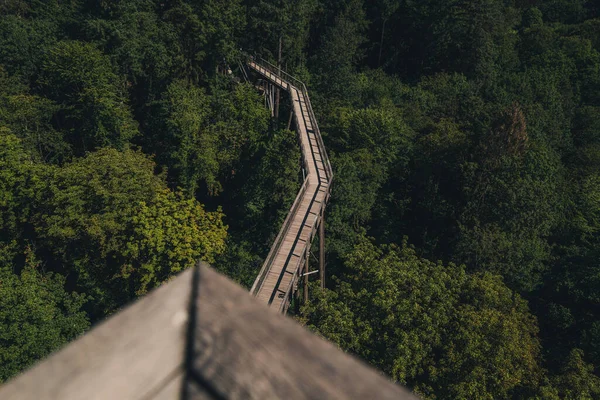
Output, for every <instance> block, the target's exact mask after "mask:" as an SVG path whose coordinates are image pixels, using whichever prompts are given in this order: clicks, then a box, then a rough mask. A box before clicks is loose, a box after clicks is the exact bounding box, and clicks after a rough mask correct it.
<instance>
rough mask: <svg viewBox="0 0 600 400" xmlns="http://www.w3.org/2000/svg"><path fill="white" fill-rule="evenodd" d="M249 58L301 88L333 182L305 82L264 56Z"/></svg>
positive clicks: (329, 177) (327, 170)
mask: <svg viewBox="0 0 600 400" xmlns="http://www.w3.org/2000/svg"><path fill="white" fill-rule="evenodd" d="M248 59H249V60H252V61H254V62H255V63H257V64H258V65H260V66H261V67H263V68H265V69H266V70H268V71H269V72H271V73H273V74H275V75H279V76H280V77H283V78H284V79H285V80H287V81H288V82H290V83H292V84H293V85H294V86H296V87H298V88H300V91H301V92H302V95H303V96H304V99H305V102H306V105H307V108H308V110H307V111H308V116H309V118H310V122H311V124H312V126H313V130H314V131H315V136H316V138H317V144H318V146H319V151H320V152H321V154H322V158H323V162H324V164H325V172H326V174H327V180H328V181H329V182H330V183H331V180H332V179H333V170H332V168H331V162H330V161H329V156H328V155H327V150H326V149H325V144H324V143H323V138H322V137H321V130H320V129H319V124H317V119H316V117H315V113H314V111H313V108H312V103H311V101H310V97H309V96H308V90H307V89H306V85H305V84H304V82H302V81H301V80H300V79H298V78H296V77H295V76H293V75H290V74H289V73H287V72H286V71H283V70H282V69H281V68H279V67H277V66H275V65H274V64H272V63H270V62H269V61H267V60H265V59H264V58H262V57H260V56H254V57H252V56H248Z"/></svg>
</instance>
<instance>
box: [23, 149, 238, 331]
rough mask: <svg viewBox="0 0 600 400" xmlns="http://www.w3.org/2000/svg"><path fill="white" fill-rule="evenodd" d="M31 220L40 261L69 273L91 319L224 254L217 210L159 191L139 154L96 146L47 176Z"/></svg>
mask: <svg viewBox="0 0 600 400" xmlns="http://www.w3.org/2000/svg"><path fill="white" fill-rule="evenodd" d="M46 181H47V186H46V188H45V189H44V192H43V194H42V198H43V201H42V202H41V204H40V206H39V208H38V210H37V212H36V215H35V217H34V218H33V220H34V221H35V229H36V234H37V237H38V238H39V239H38V240H39V246H40V248H41V249H43V254H46V256H45V257H44V259H45V260H47V261H48V262H49V263H50V265H51V266H52V267H53V268H55V269H56V270H58V271H64V272H65V273H73V274H75V275H74V277H75V279H76V282H77V285H78V287H79V288H81V290H82V291H84V292H85V293H86V294H88V295H89V296H90V304H91V311H90V312H91V316H92V319H94V320H95V319H97V318H99V317H102V316H104V315H106V313H110V312H112V311H114V310H115V309H117V308H118V307H121V306H122V305H124V304H125V303H127V302H128V301H130V300H132V299H133V298H135V297H136V296H140V295H142V294H144V293H146V292H147V291H148V290H150V289H152V288H153V287H156V286H158V285H159V284H160V283H162V282H164V281H165V280H167V279H168V278H169V277H171V276H172V275H174V274H175V273H177V272H179V271H181V270H182V269H184V268H188V267H191V266H193V265H194V263H195V262H196V261H197V260H200V259H204V260H207V261H209V262H212V261H213V260H214V257H215V256H216V255H217V254H219V253H221V252H222V251H223V250H224V240H225V236H226V227H225V226H224V225H223V222H222V217H223V216H222V214H221V212H220V211H219V210H217V211H215V212H206V211H205V210H204V207H203V206H202V205H200V204H199V203H198V202H197V201H196V200H192V199H190V198H186V197H184V196H183V195H181V194H178V193H172V192H170V191H168V190H167V188H166V183H165V179H164V175H163V176H157V175H155V174H154V163H153V162H152V161H151V160H150V159H149V158H148V157H146V156H144V155H143V154H141V153H139V152H133V151H125V152H118V151H117V150H114V149H108V148H107V149H102V150H99V151H98V152H95V153H91V154H89V155H88V156H86V157H84V158H81V159H78V160H76V161H74V162H73V163H71V164H67V165H65V166H64V167H63V168H56V169H52V170H50V171H49V173H48V175H47V176H46Z"/></svg>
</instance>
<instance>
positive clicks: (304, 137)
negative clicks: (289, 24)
mask: <svg viewBox="0 0 600 400" xmlns="http://www.w3.org/2000/svg"><path fill="white" fill-rule="evenodd" d="M247 64H248V66H249V68H250V69H251V70H253V71H254V72H256V73H258V74H259V75H261V76H262V77H263V78H265V79H267V80H268V81H269V82H270V83H272V84H273V85H275V86H277V87H279V88H281V89H283V90H285V91H286V92H288V94H289V96H290V98H291V101H292V107H293V113H294V119H295V125H296V132H297V133H298V137H299V141H300V148H301V150H302V161H303V167H304V170H305V173H306V179H305V180H304V182H303V184H302V187H301V189H300V191H299V192H298V195H297V196H296V200H295V201H294V204H293V205H292V207H291V208H290V211H289V213H288V215H287V217H286V220H285V221H284V223H283V226H282V228H281V230H280V231H279V234H278V236H277V238H276V239H275V243H274V244H273V246H272V247H271V251H270V252H269V255H268V256H267V258H266V260H265V262H264V264H263V266H262V269H261V271H260V273H259V274H258V277H257V278H256V280H255V281H254V285H253V286H252V289H251V290H250V293H252V294H253V295H254V296H256V297H257V298H258V299H259V300H260V301H261V302H264V303H265V304H268V305H269V306H270V307H274V308H276V309H277V310H278V311H280V312H283V313H285V312H286V311H287V307H288V306H289V301H290V299H291V295H292V294H293V292H294V291H295V289H296V287H297V283H298V279H299V275H300V272H301V271H302V268H303V266H304V264H305V262H306V259H307V257H308V250H309V249H310V245H311V242H312V239H313V238H314V236H315V234H316V231H317V227H318V226H319V225H320V224H321V222H322V220H323V212H324V209H325V206H326V204H327V201H328V200H329V196H330V193H331V191H330V187H331V180H332V178H333V173H332V171H331V164H330V163H329V158H328V157H327V152H326V151H325V146H324V144H323V140H322V138H321V133H320V131H319V127H318V125H317V122H316V119H315V116H314V113H313V110H312V106H311V104H310V98H309V97H308V92H307V90H306V86H305V85H304V84H303V83H302V82H301V81H299V80H297V79H295V78H294V77H292V76H290V75H288V74H286V73H284V72H281V71H278V69H277V68H276V67H275V66H273V65H271V64H269V63H268V62H266V61H264V60H260V59H251V60H250V61H248V62H247Z"/></svg>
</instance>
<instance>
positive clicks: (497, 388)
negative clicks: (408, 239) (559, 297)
mask: <svg viewBox="0 0 600 400" xmlns="http://www.w3.org/2000/svg"><path fill="white" fill-rule="evenodd" d="M344 265H345V267H346V268H347V272H346V273H345V274H344V275H343V276H342V278H340V279H339V280H338V281H337V283H336V287H335V292H336V293H335V294H334V293H331V292H329V291H325V292H324V293H323V294H320V295H317V296H316V299H315V300H312V301H311V302H309V303H308V304H306V305H305V306H304V307H303V309H302V311H303V314H304V315H305V316H306V318H307V322H308V325H309V326H310V327H311V328H312V329H315V330H316V331H317V332H319V333H320V334H322V335H323V336H325V337H326V338H328V339H330V340H333V341H334V342H336V343H337V344H338V345H340V346H343V348H344V349H346V350H349V351H351V352H353V353H355V354H357V355H359V356H360V357H362V358H364V359H365V360H367V361H368V362H370V363H371V364H373V365H375V366H376V367H378V368H380V369H381V370H383V371H384V372H386V373H387V374H389V375H390V376H391V377H392V379H394V380H396V381H398V382H400V383H403V384H407V385H409V386H410V387H413V388H414V390H415V391H416V392H417V393H418V394H419V395H421V396H422V397H424V398H489V399H492V398H509V397H512V396H515V397H516V396H518V395H519V393H531V392H532V391H533V392H535V390H536V389H537V385H538V382H539V381H540V379H541V378H542V374H543V371H542V370H541V368H540V366H539V361H540V360H539V353H540V344H539V342H538V340H537V338H536V334H537V324H536V320H535V317H533V316H532V315H531V314H530V313H529V310H528V307H527V304H526V302H525V301H524V300H523V299H522V298H521V297H520V296H519V295H517V294H516V293H514V292H512V291H511V290H510V289H508V288H507V287H506V286H505V285H504V284H503V283H502V280H501V278H500V277H499V276H497V275H491V274H468V273H467V272H466V271H465V268H464V266H456V265H454V264H449V265H443V264H441V263H440V262H438V263H433V262H431V261H428V260H425V259H422V258H420V257H418V256H417V254H416V252H415V250H414V249H412V248H410V247H409V246H408V245H407V244H406V243H404V244H403V245H402V247H398V246H395V245H384V246H375V245H374V244H373V243H371V242H370V241H369V240H366V239H363V240H362V241H361V242H360V243H359V244H358V245H356V246H355V247H354V249H353V250H352V251H351V252H350V253H349V254H348V255H347V256H346V257H345V260H344ZM317 293H318V291H317Z"/></svg>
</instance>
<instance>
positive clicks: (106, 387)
mask: <svg viewBox="0 0 600 400" xmlns="http://www.w3.org/2000/svg"><path fill="white" fill-rule="evenodd" d="M325 398H332V399H414V396H412V395H411V394H410V393H409V392H407V391H406V390H405V389H403V388H402V387H400V386H397V385H395V384H393V383H391V382H390V381H388V380H387V379H386V378H385V377H384V376H382V375H381V374H379V373H377V372H376V371H375V370H373V369H371V368H369V367H368V366H366V365H365V364H363V363H362V362H360V361H358V360H356V359H354V358H353V357H351V356H349V355H347V354H345V353H343V352H342V351H340V350H339V349H337V348H336V347H334V346H333V345H332V344H330V343H328V342H326V341H324V340H322V339H321V338H319V337H317V336H315V335H313V334H311V333H310V332H308V331H306V330H305V329H304V328H303V327H301V326H300V325H298V324H297V323H295V322H294V321H293V320H291V319H289V318H287V317H284V316H281V315H277V314H276V313H275V312H271V311H269V310H268V309H267V308H265V306H264V305H263V304H260V303H259V302H258V300H256V299H254V298H252V297H251V296H250V295H249V294H248V293H247V292H246V291H245V290H244V289H242V288H241V287H239V286H237V285H236V284H234V283H232V282H231V281H229V280H228V279H227V278H225V277H223V276H221V275H219V274H218V273H217V272H215V271H213V270H211V269H210V268H208V267H207V266H205V265H203V266H200V267H199V268H196V269H194V270H188V271H186V272H184V273H182V274H181V275H180V276H178V277H177V278H176V279H174V280H173V281H172V282H170V283H168V284H166V285H164V286H163V287H161V288H159V289H158V290H156V291H154V292H152V293H151V294H150V295H148V296H146V297H145V298H143V299H142V300H140V301H138V302H137V303H135V304H134V305H132V306H130V307H128V308H126V309H125V310H123V311H122V312H121V313H119V314H117V315H115V316H114V317H112V318H110V319H109V320H107V321H106V322H104V323H102V324H100V325H99V326H97V327H96V328H94V329H93V330H92V331H91V332H90V333H88V334H87V335H85V336H83V337H82V338H80V339H78V340H77V341H75V342H73V343H71V344H69V345H68V346H67V347H66V348H65V349H63V350H61V351H60V352H58V353H56V354H54V355H53V356H51V357H50V358H48V359H46V360H45V361H43V362H42V363H40V364H38V365H37V366H35V367H33V368H32V369H31V370H29V371H27V372H25V373H24V374H23V375H21V376H19V377H17V378H16V379H14V380H12V381H10V382H8V383H7V384H6V385H5V386H3V387H1V388H0V399H3V400H25V399H32V400H33V399H35V400H37V399H86V400H91V399H124V400H127V399H152V400H154V399H160V400H167V399H325Z"/></svg>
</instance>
